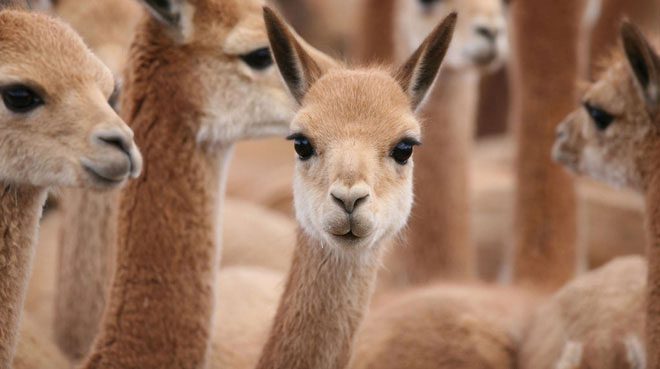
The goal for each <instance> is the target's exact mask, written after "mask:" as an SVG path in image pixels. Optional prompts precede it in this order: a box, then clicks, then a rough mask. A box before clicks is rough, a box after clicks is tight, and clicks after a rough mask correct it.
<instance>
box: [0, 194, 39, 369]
mask: <svg viewBox="0 0 660 369" xmlns="http://www.w3.org/2000/svg"><path fill="white" fill-rule="evenodd" d="M45 201H46V191H45V190H44V189H39V188H34V187H27V186H24V187H21V186H13V185H9V184H6V183H1V182H0V369H11V368H12V359H13V356H14V351H15V350H16V343H17V338H18V327H19V324H20V320H21V313H22V311H23V302H24V300H25V294H26V291H27V285H28V279H29V277H30V271H31V268H32V259H33V256H34V245H35V241H36V236H37V229H38V228H39V218H40V217H41V208H42V206H43V204H44V202H45Z"/></svg>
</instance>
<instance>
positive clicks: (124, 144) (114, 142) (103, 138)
mask: <svg viewBox="0 0 660 369" xmlns="http://www.w3.org/2000/svg"><path fill="white" fill-rule="evenodd" d="M94 138H95V139H96V140H98V141H99V142H101V143H102V144H105V145H108V146H112V147H114V148H116V149H118V150H120V151H122V152H124V153H125V154H126V155H128V157H129V158H130V157H131V154H130V151H131V143H132V138H131V137H129V136H128V135H127V134H125V133H123V132H121V131H119V130H115V129H109V130H100V131H98V132H95V133H94Z"/></svg>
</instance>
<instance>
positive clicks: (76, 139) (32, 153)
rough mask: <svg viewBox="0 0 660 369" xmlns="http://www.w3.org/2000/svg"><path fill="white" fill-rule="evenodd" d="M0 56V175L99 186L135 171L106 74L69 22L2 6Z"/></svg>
mask: <svg viewBox="0 0 660 369" xmlns="http://www.w3.org/2000/svg"><path fill="white" fill-rule="evenodd" d="M46 44H47V45H48V47H47V48H45V45H46ZM44 50H51V51H52V50H59V52H51V53H49V54H48V55H46V54H44ZM0 55H2V65H1V66H0V96H1V97H2V102H3V104H1V106H0V173H1V174H0V181H2V182H4V183H10V184H12V183H14V184H16V183H20V184H27V185H31V186H37V187H48V186H79V187H81V186H84V187H94V188H100V189H104V188H110V187H114V186H117V185H119V184H122V183H123V182H124V181H125V180H126V179H127V178H129V177H136V176H137V175H138V174H139V173H140V169H141V167H142V157H141V155H140V153H139V151H138V149H137V147H136V146H135V143H134V142H133V132H132V131H131V130H130V129H129V128H128V126H127V125H126V124H125V123H124V122H123V121H122V120H121V119H120V118H119V117H118V116H117V115H116V114H115V112H114V111H113V110H112V108H111V107H110V105H109V104H108V98H109V97H110V96H111V94H112V92H113V88H114V81H113V78H112V74H111V73H110V71H109V70H108V69H107V68H106V67H105V66H104V65H103V64H102V63H101V62H100V61H99V60H98V59H97V58H96V57H95V56H94V55H93V54H92V53H91V52H90V51H89V50H88V49H87V47H85V45H84V44H83V42H82V40H81V39H80V37H78V36H77V35H76V34H75V33H74V32H73V31H72V30H71V29H70V28H69V27H67V26H65V25H63V24H62V23H60V22H58V21H55V20H53V19H50V18H48V17H46V16H44V15H37V14H30V13H27V12H21V11H17V10H5V11H2V13H0Z"/></svg>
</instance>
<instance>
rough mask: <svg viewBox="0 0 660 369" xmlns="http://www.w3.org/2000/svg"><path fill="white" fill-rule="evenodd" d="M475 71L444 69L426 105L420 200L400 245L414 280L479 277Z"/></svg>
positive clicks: (419, 164) (408, 273)
mask: <svg viewBox="0 0 660 369" xmlns="http://www.w3.org/2000/svg"><path fill="white" fill-rule="evenodd" d="M478 82H479V79H478V75H477V73H476V71H454V70H451V69H444V70H443V71H442V72H441V73H440V76H439V79H438V81H437V82H436V86H437V87H438V88H435V89H434V90H433V92H432V94H431V96H430V97H429V100H428V102H427V104H426V105H425V106H424V108H423V110H422V114H423V116H424V117H425V119H424V120H425V122H426V125H425V126H424V146H423V147H422V148H420V150H418V151H416V152H415V168H416V170H415V184H416V188H415V200H416V201H415V205H414V207H413V210H412V217H411V219H410V226H409V228H408V230H407V234H406V236H407V237H406V240H407V243H408V245H407V247H401V248H397V249H396V251H395V252H396V253H397V254H398V258H399V259H400V260H402V261H403V263H404V265H405V273H404V274H405V275H406V277H407V278H408V279H409V281H410V282H412V283H416V284H424V283H428V282H429V281H431V280H433V279H453V280H465V279H472V278H474V277H475V276H476V255H475V250H474V248H473V245H472V242H471V238H470V211H469V208H470V205H469V203H470V196H469V187H470V186H469V163H470V151H471V148H472V140H473V132H474V120H475V115H474V113H473V112H474V111H475V110H476V104H477V88H478Z"/></svg>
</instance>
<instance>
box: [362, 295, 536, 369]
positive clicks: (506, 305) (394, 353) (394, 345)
mask: <svg viewBox="0 0 660 369" xmlns="http://www.w3.org/2000/svg"><path fill="white" fill-rule="evenodd" d="M530 302H531V299H530V298H529V296H526V295H524V294H521V293H520V292H519V291H516V290H507V289H504V288H492V287H488V286H478V285H475V286H467V287H466V286H457V285H445V284H440V285H434V286H430V287H424V288H420V289H416V290H412V291H409V292H406V293H404V294H400V295H398V296H393V298H392V299H390V301H388V303H387V304H386V305H383V306H382V307H379V308H376V309H375V310H374V311H373V312H372V313H371V314H369V316H368V317H367V319H366V320H365V322H364V324H363V325H362V327H361V328H360V331H359V333H358V338H357V342H356V349H355V355H354V357H353V360H352V363H351V365H350V366H349V367H350V368H352V369H368V368H373V369H376V368H382V369H388V368H402V367H405V368H410V369H422V368H424V369H425V368H447V369H449V368H513V367H515V361H516V353H517V347H518V345H519V344H520V342H521V336H522V329H523V326H524V323H525V321H526V316H527V315H528V314H529V311H530V309H529V306H530V305H531V304H530Z"/></svg>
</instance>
